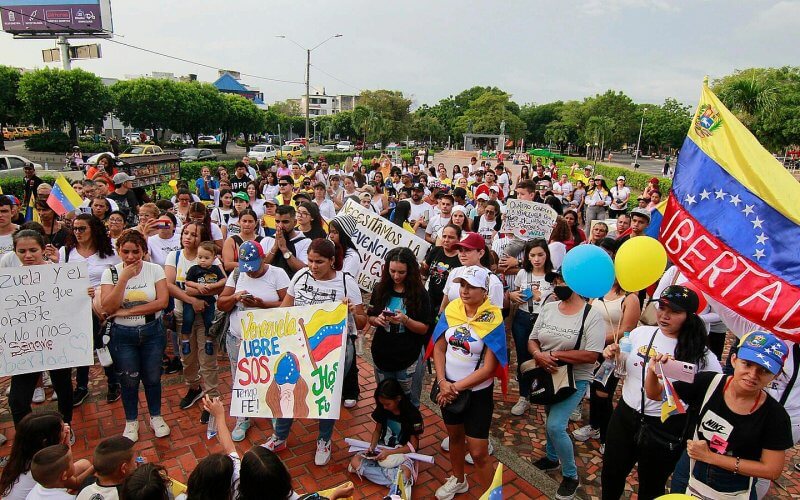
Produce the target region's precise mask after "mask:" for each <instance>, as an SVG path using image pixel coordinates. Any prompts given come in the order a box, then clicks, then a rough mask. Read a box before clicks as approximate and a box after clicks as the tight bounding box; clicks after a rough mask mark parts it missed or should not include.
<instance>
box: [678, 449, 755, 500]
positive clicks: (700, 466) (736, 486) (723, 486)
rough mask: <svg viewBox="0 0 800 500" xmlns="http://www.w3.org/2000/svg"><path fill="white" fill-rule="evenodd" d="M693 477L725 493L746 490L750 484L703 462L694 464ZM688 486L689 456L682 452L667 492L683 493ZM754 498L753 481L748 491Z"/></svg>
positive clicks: (746, 479) (742, 478) (752, 499)
mask: <svg viewBox="0 0 800 500" xmlns="http://www.w3.org/2000/svg"><path fill="white" fill-rule="evenodd" d="M694 477H695V478H696V479H699V480H700V481H702V482H703V483H704V484H706V485H708V486H710V487H712V488H714V489H715V490H717V491H720V492H725V493H730V492H736V491H743V490H746V489H747V485H748V484H749V483H750V478H749V477H747V476H741V475H738V474H733V473H732V472H728V471H726V470H724V469H720V468H718V467H713V466H711V465H708V464H706V463H703V462H695V464H694ZM688 485H689V454H688V453H686V452H685V451H684V452H683V455H681V458H680V460H678V463H677V464H676V465H675V471H674V472H673V473H672V482H671V483H670V485H669V491H670V493H685V492H686V487H687V486H688ZM756 498H757V495H756V489H755V481H753V487H752V489H751V490H750V499H751V500H756Z"/></svg>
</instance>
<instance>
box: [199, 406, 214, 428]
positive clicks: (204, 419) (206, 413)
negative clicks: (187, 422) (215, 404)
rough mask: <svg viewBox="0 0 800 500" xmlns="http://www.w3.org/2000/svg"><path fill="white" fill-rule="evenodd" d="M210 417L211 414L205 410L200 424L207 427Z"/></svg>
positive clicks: (201, 415)
mask: <svg viewBox="0 0 800 500" xmlns="http://www.w3.org/2000/svg"><path fill="white" fill-rule="evenodd" d="M209 417H211V414H210V413H208V411H207V410H203V413H201V414H200V423H201V424H203V425H206V424H207V423H208V419H209Z"/></svg>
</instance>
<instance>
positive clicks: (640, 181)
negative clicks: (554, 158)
mask: <svg viewBox="0 0 800 500" xmlns="http://www.w3.org/2000/svg"><path fill="white" fill-rule="evenodd" d="M573 163H577V164H579V165H580V166H581V167H583V166H585V165H590V166H593V168H594V170H595V173H598V174H602V175H603V176H604V177H605V178H606V183H608V185H609V187H611V186H612V185H613V184H614V180H615V179H616V178H617V177H619V176H620V175H624V176H625V184H626V185H627V186H628V187H630V188H631V190H632V191H636V190H638V191H639V192H641V191H644V188H645V187H647V181H649V180H650V179H652V178H653V177H657V178H658V183H659V186H660V190H661V194H662V197H663V198H666V196H667V194H668V193H669V190H670V189H672V180H671V179H667V178H662V177H660V176H657V175H653V174H648V173H645V172H636V171H633V170H629V169H627V168H624V167H614V166H611V165H605V164H602V163H598V164H597V166H596V167H594V163H592V162H589V161H586V160H584V159H582V158H575V157H572V156H570V157H568V159H567V161H565V162H563V164H562V162H559V163H558V166H559V167H560V168H559V170H562V169H564V167H565V168H566V172H569V167H570V165H572V164H573Z"/></svg>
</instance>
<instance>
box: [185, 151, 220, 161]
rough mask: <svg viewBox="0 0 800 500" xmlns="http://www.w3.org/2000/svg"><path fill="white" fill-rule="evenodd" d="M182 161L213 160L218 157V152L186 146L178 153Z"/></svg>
mask: <svg viewBox="0 0 800 500" xmlns="http://www.w3.org/2000/svg"><path fill="white" fill-rule="evenodd" d="M178 156H179V157H180V159H181V161H213V160H216V159H217V154H216V153H215V152H213V151H211V150H210V149H203V148H186V149H182V150H181V152H180V153H179V154H178Z"/></svg>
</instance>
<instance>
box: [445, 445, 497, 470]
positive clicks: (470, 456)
mask: <svg viewBox="0 0 800 500" xmlns="http://www.w3.org/2000/svg"><path fill="white" fill-rule="evenodd" d="M448 444H449V443H448ZM489 455H494V446H492V442H491V441H489ZM464 461H465V462H467V463H468V464H470V465H475V462H474V461H473V460H472V455H470V454H469V453H467V455H466V456H465V457H464Z"/></svg>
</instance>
